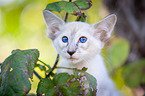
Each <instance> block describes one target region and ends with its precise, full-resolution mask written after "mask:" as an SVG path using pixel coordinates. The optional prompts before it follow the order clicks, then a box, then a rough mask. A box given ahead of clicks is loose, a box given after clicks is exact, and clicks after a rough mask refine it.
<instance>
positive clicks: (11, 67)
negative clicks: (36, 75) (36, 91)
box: [0, 49, 39, 96]
mask: <svg viewBox="0 0 145 96" xmlns="http://www.w3.org/2000/svg"><path fill="white" fill-rule="evenodd" d="M38 57H39V52H38V50H37V49H29V50H16V51H13V52H12V55H10V56H9V57H8V58H6V59H5V61H4V62H3V63H2V66H1V72H2V73H1V77H2V82H1V86H0V96H23V95H26V94H27V93H28V92H29V91H30V89H31V84H30V81H29V78H31V79H32V75H33V69H34V66H35V64H36V62H37V60H38Z"/></svg>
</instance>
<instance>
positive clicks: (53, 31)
mask: <svg viewBox="0 0 145 96" xmlns="http://www.w3.org/2000/svg"><path fill="white" fill-rule="evenodd" d="M43 17H44V20H45V23H46V25H47V28H48V30H47V33H48V37H49V38H50V39H52V40H54V39H55V38H56V36H57V35H58V34H59V30H60V27H61V26H62V25H63V24H65V22H64V21H63V20H62V19H61V18H59V17H58V16H56V15H55V14H53V13H52V12H50V11H48V10H43Z"/></svg>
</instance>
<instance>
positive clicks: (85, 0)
mask: <svg viewBox="0 0 145 96" xmlns="http://www.w3.org/2000/svg"><path fill="white" fill-rule="evenodd" d="M91 6H92V2H91V0H76V1H74V2H68V1H58V2H54V3H50V4H48V5H47V6H46V8H45V10H50V11H57V12H59V13H60V12H61V11H63V10H64V11H65V12H67V13H69V14H72V15H75V16H78V17H77V19H76V21H82V22H85V21H86V15H85V13H82V12H81V10H87V9H89V8H90V7H91Z"/></svg>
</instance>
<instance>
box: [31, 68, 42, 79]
mask: <svg viewBox="0 0 145 96" xmlns="http://www.w3.org/2000/svg"><path fill="white" fill-rule="evenodd" d="M33 72H34V74H35V75H36V76H37V78H38V79H39V80H40V79H41V78H42V77H41V76H40V75H39V74H38V73H37V72H36V71H35V70H33Z"/></svg>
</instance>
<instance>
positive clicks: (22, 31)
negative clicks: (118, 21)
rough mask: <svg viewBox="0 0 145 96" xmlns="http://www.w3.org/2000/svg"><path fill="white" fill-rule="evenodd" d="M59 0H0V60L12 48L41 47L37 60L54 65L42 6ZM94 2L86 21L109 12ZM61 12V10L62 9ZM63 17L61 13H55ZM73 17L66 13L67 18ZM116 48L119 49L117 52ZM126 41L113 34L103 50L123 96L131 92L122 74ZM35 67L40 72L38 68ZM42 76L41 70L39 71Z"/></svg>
mask: <svg viewBox="0 0 145 96" xmlns="http://www.w3.org/2000/svg"><path fill="white" fill-rule="evenodd" d="M56 1H58V0H0V63H1V62H3V61H4V60H5V58H7V57H8V56H9V55H10V54H11V51H12V50H14V49H21V50H24V49H33V48H36V49H38V50H39V51H40V58H39V59H40V60H42V61H44V62H46V63H48V64H50V65H51V66H52V65H53V63H54V61H55V58H56V55H57V53H56V51H55V49H54V48H53V46H52V43H51V40H50V39H48V38H47V35H46V25H45V23H44V20H43V16H42V10H43V9H45V7H46V5H47V4H48V3H52V2H56ZM92 4H93V6H92V7H91V8H90V9H89V10H87V11H86V15H87V21H86V22H87V23H89V24H93V23H95V22H97V21H99V20H101V19H102V18H104V17H105V16H107V15H108V14H109V12H108V11H107V10H106V8H105V7H104V5H103V2H102V0H92ZM62 13H63V12H62ZM57 15H58V16H60V17H62V19H64V15H63V14H57ZM72 20H74V18H73V16H71V15H69V19H68V21H72ZM118 50H120V51H122V53H119V52H118ZM128 53H129V44H128V42H127V41H126V40H124V39H122V38H118V37H115V36H114V35H113V36H112V38H111V40H110V41H109V42H107V44H106V45H105V48H104V49H103V51H102V55H103V56H104V58H105V61H106V65H107V68H108V70H109V73H110V76H111V77H112V79H113V80H114V81H115V83H116V84H117V88H118V89H119V90H121V93H123V94H124V96H133V94H132V90H131V89H130V88H128V87H127V86H126V85H125V84H124V80H123V79H122V76H121V71H122V65H123V64H124V62H125V60H126V59H127V56H128ZM36 71H38V72H40V70H39V69H36ZM40 74H41V76H43V72H40ZM37 83H38V79H37V78H36V77H35V76H34V79H33V82H32V89H31V91H30V93H35V92H36V89H35V88H36V87H37Z"/></svg>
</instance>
